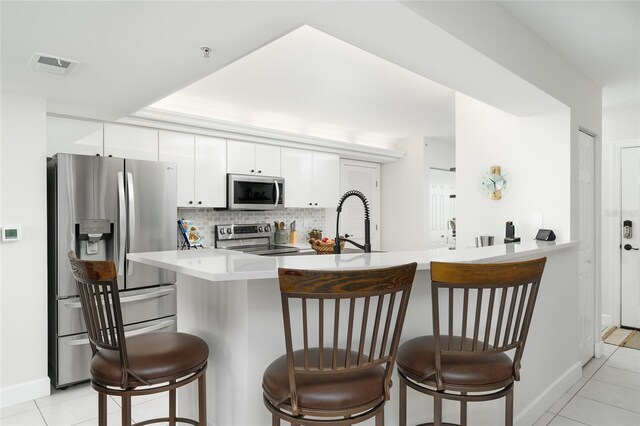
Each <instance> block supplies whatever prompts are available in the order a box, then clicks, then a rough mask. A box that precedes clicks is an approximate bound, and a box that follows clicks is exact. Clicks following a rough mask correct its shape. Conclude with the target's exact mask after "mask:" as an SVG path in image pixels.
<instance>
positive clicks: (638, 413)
mask: <svg viewBox="0 0 640 426" xmlns="http://www.w3.org/2000/svg"><path fill="white" fill-rule="evenodd" d="M578 396H579V397H580V398H584V399H588V400H589V401H595V402H599V403H600V404H604V405H608V406H609V407H613V408H618V409H620V410H625V411H628V412H630V413H633V414H637V415H639V416H640V412H638V411H633V410H629V409H628V408H624V407H618V406H617V405H612V404H609V403H608V402H602V401H599V400H597V399H593V398H589V397H588V396H582V395H578ZM571 420H573V419H571Z"/></svg>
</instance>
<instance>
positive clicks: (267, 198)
mask: <svg viewBox="0 0 640 426" xmlns="http://www.w3.org/2000/svg"><path fill="white" fill-rule="evenodd" d="M227 208H228V209H229V210H278V209H284V178H281V177H274V176H252V175H237V174H228V175H227Z"/></svg>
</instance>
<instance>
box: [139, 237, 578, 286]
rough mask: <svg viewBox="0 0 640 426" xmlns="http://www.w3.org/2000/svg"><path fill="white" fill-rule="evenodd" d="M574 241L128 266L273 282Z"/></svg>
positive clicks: (207, 257) (537, 249)
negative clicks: (291, 274)
mask: <svg viewBox="0 0 640 426" xmlns="http://www.w3.org/2000/svg"><path fill="white" fill-rule="evenodd" d="M577 244H578V243H577V242H576V241H553V242H549V241H525V242H521V243H512V244H499V245H495V246H489V247H479V248H467V249H458V250H448V249H446V248H441V249H430V250H416V251H393V252H384V253H353V254H340V255H333V254H332V255H306V256H275V257H272V256H257V255H253V254H245V253H239V252H234V251H230V250H218V249H198V250H193V249H192V250H176V251H158V252H147V253H130V254H129V255H128V256H127V258H128V259H129V260H131V261H134V262H139V263H143V264H146V265H151V266H157V267H160V268H165V269H168V270H171V271H175V272H178V273H182V274H186V275H190V276H193V277H197V278H202V279H205V280H209V281H233V280H252V279H266V278H276V277H277V276H278V268H295V269H362V268H383V267H388V266H393V265H400V264H403V263H410V262H416V263H417V264H418V270H428V269H429V264H430V262H431V261H432V260H436V261H443V262H482V263H487V262H508V261H510V260H519V259H523V258H531V257H536V256H545V255H546V254H548V253H552V252H554V251H557V250H564V249H568V248H570V247H572V246H575V245H577Z"/></svg>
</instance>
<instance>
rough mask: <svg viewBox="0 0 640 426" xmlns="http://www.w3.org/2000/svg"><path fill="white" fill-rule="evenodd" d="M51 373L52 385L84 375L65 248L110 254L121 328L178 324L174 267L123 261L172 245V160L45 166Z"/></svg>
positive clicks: (81, 334) (89, 159) (84, 255)
mask: <svg viewBox="0 0 640 426" xmlns="http://www.w3.org/2000/svg"><path fill="white" fill-rule="evenodd" d="M47 204H48V269H49V270H48V275H49V278H48V281H49V284H48V288H49V290H48V291H49V312H48V316H49V330H48V335H49V349H48V350H49V377H50V378H51V382H52V384H53V385H54V386H55V387H56V388H59V387H64V386H67V385H69V384H73V383H76V382H79V381H84V380H87V379H88V378H89V360H90V358H91V350H90V347H89V341H88V339H87V336H86V333H85V330H86V328H85V324H84V320H83V318H82V312H81V309H80V301H79V299H78V297H77V292H76V284H75V281H74V279H73V276H72V274H71V268H70V266H69V260H68V258H67V253H68V252H69V251H70V250H75V252H76V255H77V256H78V257H79V258H81V259H95V260H105V259H112V260H114V262H115V264H116V269H117V273H118V288H120V290H121V295H120V297H121V303H122V313H123V316H124V322H125V330H127V332H128V333H129V334H139V333H144V332H147V331H152V330H175V329H176V317H175V314H176V289H175V282H176V276H175V273H174V272H169V271H165V270H162V269H159V268H155V267H150V266H146V265H141V264H136V263H133V262H129V261H127V260H126V255H127V253H129V252H143V251H157V250H175V249H176V234H175V226H176V213H177V212H176V205H177V203H176V166H175V164H173V163H159V162H152V161H140V160H125V159H122V158H110V157H93V156H82V155H71V154H57V155H55V156H53V158H51V159H49V160H48V163H47Z"/></svg>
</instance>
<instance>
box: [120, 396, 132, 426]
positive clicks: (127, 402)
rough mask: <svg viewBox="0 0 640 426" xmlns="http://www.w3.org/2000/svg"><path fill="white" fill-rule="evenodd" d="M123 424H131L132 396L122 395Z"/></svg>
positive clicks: (127, 425) (128, 425)
mask: <svg viewBox="0 0 640 426" xmlns="http://www.w3.org/2000/svg"><path fill="white" fill-rule="evenodd" d="M122 426H131V397H130V396H124V395H122Z"/></svg>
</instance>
